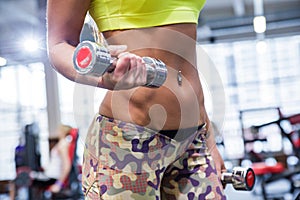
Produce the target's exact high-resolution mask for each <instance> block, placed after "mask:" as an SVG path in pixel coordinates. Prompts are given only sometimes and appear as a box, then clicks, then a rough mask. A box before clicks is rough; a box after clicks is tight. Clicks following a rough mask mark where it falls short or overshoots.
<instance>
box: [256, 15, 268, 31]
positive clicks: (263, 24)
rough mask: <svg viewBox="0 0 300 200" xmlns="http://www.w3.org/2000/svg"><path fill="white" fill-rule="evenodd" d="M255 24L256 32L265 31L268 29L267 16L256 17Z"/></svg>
mask: <svg viewBox="0 0 300 200" xmlns="http://www.w3.org/2000/svg"><path fill="white" fill-rule="evenodd" d="M253 26H254V31H255V32H256V33H264V32H265V31H266V29H267V21H266V18H265V16H256V17H254V19H253Z"/></svg>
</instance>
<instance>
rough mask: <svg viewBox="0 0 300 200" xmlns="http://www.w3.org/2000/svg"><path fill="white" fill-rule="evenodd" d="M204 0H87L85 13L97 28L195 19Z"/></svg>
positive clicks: (188, 21) (146, 25)
mask: <svg viewBox="0 0 300 200" xmlns="http://www.w3.org/2000/svg"><path fill="white" fill-rule="evenodd" d="M205 1H206V0H91V4H90V8H89V13H90V15H91V16H92V17H93V19H94V20H95V22H96V24H97V26H98V29H99V30H100V31H107V30H122V29H132V28H146V27H152V26H161V25H167V24H175V23H198V17H199V13H200V11H201V9H202V8H203V6H204V4H205Z"/></svg>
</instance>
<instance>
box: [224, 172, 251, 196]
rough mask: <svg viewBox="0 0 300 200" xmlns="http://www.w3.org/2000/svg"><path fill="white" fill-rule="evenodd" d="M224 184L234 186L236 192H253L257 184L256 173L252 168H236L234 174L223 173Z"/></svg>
mask: <svg viewBox="0 0 300 200" xmlns="http://www.w3.org/2000/svg"><path fill="white" fill-rule="evenodd" d="M221 181H222V183H223V184H232V186H233V188H234V189H236V190H244V191H251V190H252V189H253V187H254V184H255V173H254V171H253V169H251V168H244V167H234V168H233V170H232V172H223V173H222V177H221Z"/></svg>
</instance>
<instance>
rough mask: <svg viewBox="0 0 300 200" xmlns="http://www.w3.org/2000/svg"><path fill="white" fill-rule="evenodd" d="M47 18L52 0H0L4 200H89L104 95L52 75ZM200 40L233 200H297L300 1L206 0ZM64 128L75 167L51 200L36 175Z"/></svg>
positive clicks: (0, 183)
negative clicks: (84, 172)
mask: <svg viewBox="0 0 300 200" xmlns="http://www.w3.org/2000/svg"><path fill="white" fill-rule="evenodd" d="M45 13H46V0H0V91H1V94H0V121H1V126H0V200H6V199H16V200H27V199H29V200H31V199H33V200H35V199H83V194H82V191H81V164H82V160H83V158H82V153H83V146H84V138H85V134H86V132H87V129H88V126H89V124H90V122H91V119H92V118H93V116H94V114H95V113H96V112H97V109H98V107H97V106H98V104H99V102H101V100H102V99H103V97H104V95H105V92H106V90H104V89H99V88H97V89H96V88H94V87H91V86H84V85H81V84H76V83H74V82H71V81H69V80H67V79H66V78H64V77H62V76H61V75H60V74H58V73H56V72H55V70H53V68H52V67H51V66H50V63H49V60H48V56H47V50H46V40H47V39H46V19H45V18H46V17H45V16H46V15H45ZM197 38H198V39H197V40H198V41H197V42H198V45H197V48H198V49H197V50H198V52H199V56H202V55H205V58H206V59H205V60H204V61H203V62H204V64H203V66H204V67H203V68H202V69H199V72H200V73H199V74H200V76H201V81H202V85H203V88H204V94H205V98H206V100H205V104H206V108H207V112H208V115H209V117H210V119H211V121H212V123H213V125H214V129H215V139H216V142H217V147H218V148H219V151H220V152H221V155H222V157H223V159H224V161H225V165H226V168H227V169H228V173H229V175H228V176H232V177H233V178H232V180H231V179H230V180H229V182H230V183H228V184H227V185H226V188H225V193H226V195H227V197H228V199H229V200H240V199H243V200H248V199H249V200H250V199H255V200H268V199H281V200H295V199H300V92H299V88H298V87H299V86H300V79H299V77H300V0H223V1H218V0H208V1H207V2H206V5H205V7H204V9H203V11H202V12H201V14H200V17H199V23H198V36H197ZM201 58H203V57H201ZM297 88H298V89H297ZM59 124H66V125H69V126H70V127H71V130H72V134H71V135H69V141H70V144H71V145H70V149H69V156H70V162H71V168H70V171H69V174H68V183H67V184H66V185H67V187H66V188H65V190H63V191H60V193H59V194H56V195H53V194H51V192H49V191H48V190H47V188H45V187H41V188H36V187H33V186H32V184H33V182H34V180H33V178H32V174H34V173H33V171H34V172H37V174H39V172H42V171H43V169H44V167H45V166H47V165H48V163H49V151H50V149H51V147H52V142H54V143H55V140H57V137H56V136H57V135H55V134H57V126H58V125H59ZM56 142H57V141H56ZM236 167H241V169H238V168H236ZM236 170H241V171H238V172H237V171H236ZM243 170H245V171H243ZM249 170H250V171H249ZM248 172H250V174H249V173H248ZM252 172H253V173H252ZM241 174H242V175H241ZM244 174H246V175H249V176H251V177H250V178H249V177H240V178H241V179H242V181H245V182H246V188H241V186H240V185H239V184H241V183H236V182H238V181H239V180H237V179H239V178H234V176H236V175H237V176H238V175H240V176H243V175H244ZM254 174H255V176H254ZM36 176H38V175H36ZM41 176H42V175H41ZM40 178H41V179H43V177H40ZM243 184H245V183H243ZM247 184H250V186H247ZM41 185H43V184H42V183H41Z"/></svg>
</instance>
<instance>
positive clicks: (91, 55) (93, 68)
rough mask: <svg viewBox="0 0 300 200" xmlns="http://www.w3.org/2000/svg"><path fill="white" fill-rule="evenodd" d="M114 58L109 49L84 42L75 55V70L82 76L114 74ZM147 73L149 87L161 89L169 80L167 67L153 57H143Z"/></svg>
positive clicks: (77, 48) (94, 43) (80, 44)
mask: <svg viewBox="0 0 300 200" xmlns="http://www.w3.org/2000/svg"><path fill="white" fill-rule="evenodd" d="M114 59H115V58H113V57H112V56H111V55H110V53H109V51H108V49H107V48H106V47H104V46H101V45H100V44H98V43H96V42H91V41H83V42H81V43H79V45H78V46H77V47H76V49H75V52H74V55H73V64H74V68H75V70H76V71H77V72H78V73H79V74H82V75H92V76H97V77H99V76H102V75H103V74H104V73H105V72H112V71H113V70H114V68H113V67H112V63H113V61H114ZM143 60H144V62H145V66H146V71H147V83H146V85H145V86H148V87H160V86H161V85H162V84H163V83H164V82H165V80H166V78H167V67H166V65H165V64H164V63H163V62H162V61H160V60H158V59H154V58H151V57H143Z"/></svg>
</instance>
